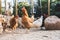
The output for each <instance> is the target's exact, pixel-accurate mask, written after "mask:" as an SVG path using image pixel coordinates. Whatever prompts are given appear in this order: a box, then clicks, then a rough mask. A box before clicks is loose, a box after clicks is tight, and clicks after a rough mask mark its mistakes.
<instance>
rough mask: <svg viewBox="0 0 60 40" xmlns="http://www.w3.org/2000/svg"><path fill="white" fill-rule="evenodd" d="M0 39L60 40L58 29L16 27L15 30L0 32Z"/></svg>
mask: <svg viewBox="0 0 60 40" xmlns="http://www.w3.org/2000/svg"><path fill="white" fill-rule="evenodd" d="M0 40H60V30H49V31H47V30H40V29H30V32H29V33H26V29H19V28H17V29H16V30H15V31H9V32H3V33H2V34H0Z"/></svg>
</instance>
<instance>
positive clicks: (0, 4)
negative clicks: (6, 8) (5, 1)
mask: <svg viewBox="0 0 60 40" xmlns="http://www.w3.org/2000/svg"><path fill="white" fill-rule="evenodd" d="M0 14H1V0H0Z"/></svg>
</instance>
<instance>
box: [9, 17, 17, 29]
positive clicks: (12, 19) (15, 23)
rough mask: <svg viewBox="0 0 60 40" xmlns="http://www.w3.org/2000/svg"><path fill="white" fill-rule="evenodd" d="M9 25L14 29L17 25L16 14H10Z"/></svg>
mask: <svg viewBox="0 0 60 40" xmlns="http://www.w3.org/2000/svg"><path fill="white" fill-rule="evenodd" d="M10 27H11V28H12V29H13V30H15V29H16V28H17V27H18V16H12V18H11V19H10Z"/></svg>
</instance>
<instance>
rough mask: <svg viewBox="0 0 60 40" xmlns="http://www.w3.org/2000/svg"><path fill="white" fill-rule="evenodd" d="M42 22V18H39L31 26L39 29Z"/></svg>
mask: <svg viewBox="0 0 60 40" xmlns="http://www.w3.org/2000/svg"><path fill="white" fill-rule="evenodd" d="M42 22H43V16H41V17H40V18H39V19H38V20H36V21H34V22H33V26H34V27H37V28H39V27H41V26H42Z"/></svg>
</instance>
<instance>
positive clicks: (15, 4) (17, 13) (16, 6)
mask: <svg viewBox="0 0 60 40" xmlns="http://www.w3.org/2000/svg"><path fill="white" fill-rule="evenodd" d="M15 5H16V6H15V9H16V11H15V12H16V15H18V11H17V0H15Z"/></svg>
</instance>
